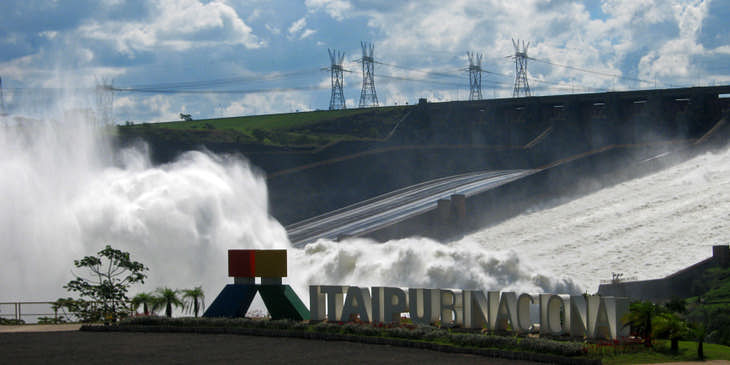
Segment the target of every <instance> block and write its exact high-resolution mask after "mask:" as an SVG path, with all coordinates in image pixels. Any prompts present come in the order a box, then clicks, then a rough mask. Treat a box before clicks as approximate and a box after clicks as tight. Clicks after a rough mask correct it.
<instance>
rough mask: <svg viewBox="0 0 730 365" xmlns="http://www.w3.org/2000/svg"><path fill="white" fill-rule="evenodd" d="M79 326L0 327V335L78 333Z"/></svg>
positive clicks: (35, 325) (37, 325) (32, 325)
mask: <svg viewBox="0 0 730 365" xmlns="http://www.w3.org/2000/svg"><path fill="white" fill-rule="evenodd" d="M79 328H81V325H80V324H23V325H17V326H16V325H12V326H6V325H3V326H0V333H18V332H64V331H78V330H79Z"/></svg>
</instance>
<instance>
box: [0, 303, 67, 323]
mask: <svg viewBox="0 0 730 365" xmlns="http://www.w3.org/2000/svg"><path fill="white" fill-rule="evenodd" d="M53 304H54V302H0V318H5V319H10V320H15V321H18V322H19V321H24V322H37V321H38V318H40V317H50V318H53V320H54V321H55V322H58V319H59V317H58V309H57V308H55V309H54V308H53ZM24 306H25V308H26V310H25V311H24V310H23V307H24ZM38 306H45V308H46V309H38ZM8 307H10V308H12V311H9V312H7V313H6V312H5V309H6V308H8ZM29 307H30V308H29ZM38 312H40V313H38ZM61 315H62V317H63V316H66V317H68V315H67V314H66V313H64V312H62V313H61ZM28 318H30V319H31V320H26V319H28Z"/></svg>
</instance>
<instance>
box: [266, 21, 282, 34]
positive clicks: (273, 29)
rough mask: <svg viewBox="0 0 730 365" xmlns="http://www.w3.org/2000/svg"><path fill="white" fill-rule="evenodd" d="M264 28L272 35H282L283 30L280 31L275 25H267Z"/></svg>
mask: <svg viewBox="0 0 730 365" xmlns="http://www.w3.org/2000/svg"><path fill="white" fill-rule="evenodd" d="M264 27H265V28H266V30H268V31H269V32H270V33H271V34H275V35H276V34H280V33H281V29H279V28H278V27H276V26H273V25H271V24H266V25H264Z"/></svg>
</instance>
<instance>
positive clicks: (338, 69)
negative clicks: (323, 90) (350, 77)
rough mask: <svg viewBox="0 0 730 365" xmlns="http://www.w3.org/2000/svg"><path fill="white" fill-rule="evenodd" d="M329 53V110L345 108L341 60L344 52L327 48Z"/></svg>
mask: <svg viewBox="0 0 730 365" xmlns="http://www.w3.org/2000/svg"><path fill="white" fill-rule="evenodd" d="M327 52H328V53H329V55H330V68H329V71H330V80H331V83H332V96H331V97H330V110H336V109H346V106H345V93H344V92H343V91H342V86H343V84H344V83H345V82H344V77H343V73H344V71H345V70H344V69H343V68H342V60H343V59H344V58H345V53H344V52H340V51H338V50H334V49H329V48H328V49H327Z"/></svg>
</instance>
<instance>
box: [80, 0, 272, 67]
mask: <svg viewBox="0 0 730 365" xmlns="http://www.w3.org/2000/svg"><path fill="white" fill-rule="evenodd" d="M152 8H153V9H151V13H153V14H155V15H154V17H152V18H149V19H145V20H144V21H134V22H122V21H101V22H97V21H92V22H90V23H88V24H85V25H83V26H81V27H80V28H79V34H80V36H81V37H84V38H90V39H96V40H101V41H107V42H111V43H113V44H114V46H115V48H116V49H117V51H119V52H121V53H123V54H127V55H129V56H131V57H133V56H134V54H135V53H136V52H138V51H151V50H154V49H157V48H168V49H173V50H186V49H190V48H195V47H198V46H209V45H215V44H230V45H243V46H244V47H246V48H259V47H261V46H263V43H262V42H261V41H260V40H259V38H258V37H257V36H256V35H255V34H253V31H252V29H251V28H250V27H249V26H248V25H247V24H246V23H245V22H244V21H243V20H242V19H241V18H240V17H239V16H238V14H237V13H236V11H235V10H234V9H233V8H232V7H231V6H229V5H228V4H225V3H224V2H222V1H212V2H209V3H202V2H200V1H198V0H157V1H155V2H154V3H153V5H152Z"/></svg>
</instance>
